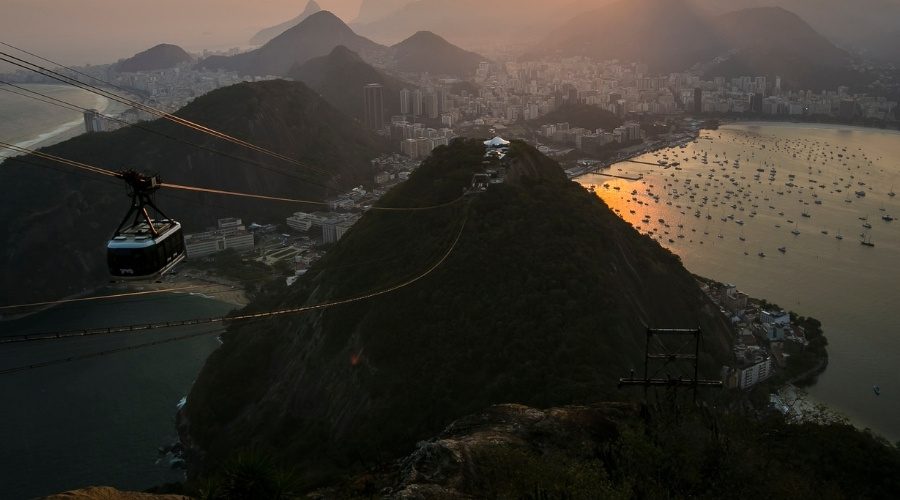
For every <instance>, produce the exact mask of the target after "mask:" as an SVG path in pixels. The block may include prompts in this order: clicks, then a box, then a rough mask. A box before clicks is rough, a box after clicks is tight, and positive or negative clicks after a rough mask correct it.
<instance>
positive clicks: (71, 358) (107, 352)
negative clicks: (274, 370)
mask: <svg viewBox="0 0 900 500" xmlns="http://www.w3.org/2000/svg"><path fill="white" fill-rule="evenodd" d="M215 333H222V332H221V331H220V330H214V331H211V332H198V333H191V334H187V335H179V336H177V337H169V338H166V339H161V340H155V341H153V342H145V343H143V344H136V345H130V346H125V347H119V348H116V349H107V350H105V351H99V352H91V353H87V354H80V355H77V356H68V357H65V358H58V359H54V360H51V361H42V362H40V363H31V364H27V365H22V366H17V367H14V368H6V369H2V370H0V375H11V374H13V373H19V372H24V371H27V370H36V369H38V368H46V367H48V366H55V365H61V364H64V363H72V362H74V361H82V360H85V359H91V358H99V357H101V356H109V355H110V354H116V353H120V352H125V351H136V350H138V349H144V348H147V347H152V346H157V345H162V344H170V343H172V342H179V341H182V340H188V339H193V338H197V337H202V336H205V335H212V334H215Z"/></svg>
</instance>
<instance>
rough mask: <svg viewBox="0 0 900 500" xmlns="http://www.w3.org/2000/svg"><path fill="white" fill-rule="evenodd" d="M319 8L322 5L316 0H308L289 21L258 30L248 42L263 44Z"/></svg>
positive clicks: (320, 8) (319, 9)
mask: <svg viewBox="0 0 900 500" xmlns="http://www.w3.org/2000/svg"><path fill="white" fill-rule="evenodd" d="M321 10H322V7H320V6H319V4H318V3H316V0H309V2H307V3H306V7H305V8H304V9H303V12H301V13H300V14H299V15H297V17H295V18H293V19H291V20H289V21H285V22H283V23H281V24H277V25H275V26H270V27H268V28H264V29H261V30H259V32H257V33H256V34H255V35H253V37H252V38H251V39H250V44H251V45H264V44H266V43H268V42H269V40H271V39H273V38H275V37H276V36H278V35H280V34H282V33H284V32H285V31H287V30H289V29H291V28H293V27H294V26H297V25H298V24H300V23H301V22H303V21H304V20H306V18H308V17H309V16H311V15H313V14H315V13H316V12H319V11H321Z"/></svg>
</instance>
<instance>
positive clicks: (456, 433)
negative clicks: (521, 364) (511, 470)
mask: <svg viewBox="0 0 900 500" xmlns="http://www.w3.org/2000/svg"><path fill="white" fill-rule="evenodd" d="M639 415H640V408H639V406H637V405H634V404H628V403H606V404H597V405H592V406H567V407H561V408H550V409H547V410H538V409H536V408H530V407H527V406H523V405H516V404H506V405H497V406H492V407H490V408H488V409H487V410H485V411H483V412H481V413H478V414H475V415H470V416H467V417H464V418H461V419H459V420H457V421H455V422H453V423H452V424H450V425H449V426H448V427H447V428H446V429H444V431H443V432H442V433H440V434H439V435H438V436H436V437H434V438H432V439H429V440H428V441H423V442H420V443H418V445H417V446H416V450H415V451H414V452H413V453H412V454H410V455H408V456H407V457H406V458H404V459H402V460H401V461H400V462H399V467H398V469H399V470H398V471H397V474H396V476H395V477H394V478H393V479H394V481H395V483H394V485H393V486H391V487H390V492H391V497H392V498H422V497H425V498H472V496H471V490H472V489H474V488H473V485H476V484H478V483H479V482H480V480H481V478H479V477H478V471H480V470H482V469H483V468H484V467H485V465H486V464H484V463H479V462H482V461H484V459H485V458H486V457H488V456H491V455H493V453H494V452H495V451H496V450H503V451H504V452H509V451H510V450H519V451H525V452H530V451H532V450H540V453H542V454H544V455H551V456H552V455H554V454H561V455H568V454H573V455H574V457H573V458H575V459H580V460H585V461H589V460H591V459H592V458H593V457H594V452H595V449H594V446H597V445H602V443H608V442H612V441H614V440H615V439H616V438H617V437H618V436H619V428H618V427H619V425H620V423H622V422H629V421H634V420H636V419H637V417H638V416H639ZM598 493H599V492H598Z"/></svg>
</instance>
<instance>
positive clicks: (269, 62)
mask: <svg viewBox="0 0 900 500" xmlns="http://www.w3.org/2000/svg"><path fill="white" fill-rule="evenodd" d="M338 45H343V46H345V47H347V48H349V49H350V50H352V51H354V52H356V53H358V54H359V55H360V56H361V57H362V58H363V59H365V60H367V61H378V60H384V59H385V58H386V56H387V52H388V48H387V47H384V46H382V45H378V44H377V43H375V42H373V41H371V40H369V39H367V38H364V37H361V36H359V35H357V34H356V33H354V32H353V30H352V29H350V27H349V26H347V25H346V24H344V21H341V20H340V18H338V17H337V16H335V15H334V14H332V13H331V12H328V11H327V10H323V11H320V12H317V13H315V14H313V15H311V16H309V17H308V18H306V19H305V20H304V21H303V22H301V23H300V24H298V25H296V26H294V27H293V28H290V29H289V30H287V31H285V32H284V33H282V34H280V35H278V36H276V37H275V38H273V39H272V40H271V41H269V42H268V43H266V44H265V45H263V46H262V47H260V48H258V49H256V50H251V51H250V52H245V53H243V54H237V55H234V56H211V57H207V58H206V59H204V60H202V61H200V62H199V63H198V66H200V67H202V68H206V69H212V70H215V69H224V70H228V71H237V72H238V73H240V74H244V75H262V76H265V75H276V76H284V75H286V74H287V72H288V71H289V70H290V69H291V68H293V67H294V66H295V65H297V64H303V63H305V62H306V61H308V60H310V59H312V58H314V57H320V56H325V55H328V53H330V52H331V51H332V50H334V48H335V47H337V46H338Z"/></svg>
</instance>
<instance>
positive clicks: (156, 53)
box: [113, 43, 192, 73]
mask: <svg viewBox="0 0 900 500" xmlns="http://www.w3.org/2000/svg"><path fill="white" fill-rule="evenodd" d="M191 59H192V58H191V55H190V54H188V53H187V52H185V51H184V49H182V48H181V47H179V46H177V45H170V44H167V43H161V44H159V45H157V46H155V47H152V48H150V49H147V50H145V51H143V52H141V53H139V54H135V55H134V56H132V57H130V58H128V59H124V60H121V61H119V62H118V63H116V64H114V65H113V69H114V70H116V71H118V72H120V73H125V72H137V71H155V70H161V69H168V68H174V67H175V66H178V65H179V64H181V63H185V62H190V61H191Z"/></svg>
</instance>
